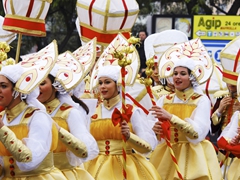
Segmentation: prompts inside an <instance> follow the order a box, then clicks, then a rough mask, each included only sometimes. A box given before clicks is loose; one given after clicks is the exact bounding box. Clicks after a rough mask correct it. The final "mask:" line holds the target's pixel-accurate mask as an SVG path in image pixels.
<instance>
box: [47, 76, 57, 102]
mask: <svg viewBox="0 0 240 180" xmlns="http://www.w3.org/2000/svg"><path fill="white" fill-rule="evenodd" d="M48 78H49V79H50V81H51V84H53V83H54V81H55V77H54V76H53V75H51V74H48ZM52 87H53V85H52ZM53 88H54V87H53ZM54 89H55V88H54ZM58 94H59V92H58V91H56V93H55V96H56V97H57V96H58Z"/></svg>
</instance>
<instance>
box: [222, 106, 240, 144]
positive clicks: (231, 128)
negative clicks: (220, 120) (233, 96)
mask: <svg viewBox="0 0 240 180" xmlns="http://www.w3.org/2000/svg"><path fill="white" fill-rule="evenodd" d="M238 121H239V111H236V112H235V113H234V114H233V115H232V117H231V120H230V122H229V123H228V125H227V126H226V127H225V128H224V129H223V131H222V133H221V134H220V136H219V138H218V139H220V138H221V137H224V138H225V139H227V140H230V139H232V138H234V137H235V136H236V135H237V134H238V132H237V128H238V127H239V125H238Z"/></svg>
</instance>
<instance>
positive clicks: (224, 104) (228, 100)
mask: <svg viewBox="0 0 240 180" xmlns="http://www.w3.org/2000/svg"><path fill="white" fill-rule="evenodd" d="M231 101H232V98H231V97H224V98H223V99H222V100H221V101H220V105H219V107H218V112H219V113H223V111H224V109H225V108H226V107H227V106H228V105H230V104H231Z"/></svg>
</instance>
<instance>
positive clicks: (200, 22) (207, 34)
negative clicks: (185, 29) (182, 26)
mask: <svg viewBox="0 0 240 180" xmlns="http://www.w3.org/2000/svg"><path fill="white" fill-rule="evenodd" d="M193 18H194V19H193V22H194V23H193V38H197V37H200V38H201V39H205V40H232V39H234V38H235V37H237V36H239V35H240V16H202V15H195V16H194V17H193Z"/></svg>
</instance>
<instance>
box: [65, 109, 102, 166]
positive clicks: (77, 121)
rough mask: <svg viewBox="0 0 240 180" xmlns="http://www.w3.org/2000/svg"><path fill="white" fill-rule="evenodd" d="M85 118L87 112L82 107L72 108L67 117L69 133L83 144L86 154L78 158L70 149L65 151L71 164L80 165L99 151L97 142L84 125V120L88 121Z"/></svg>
mask: <svg viewBox="0 0 240 180" xmlns="http://www.w3.org/2000/svg"><path fill="white" fill-rule="evenodd" d="M87 118H88V117H87V114H86V112H85V111H84V110H83V109H82V111H79V110H77V109H74V108H73V109H72V110H71V111H70V114H69V117H68V119H67V123H68V127H69V130H70V133H71V134H72V135H74V136H75V137H76V138H77V139H79V140H80V141H81V142H83V143H84V144H85V146H86V147H87V154H88V156H87V157H85V158H78V157H76V156H75V155H74V154H73V153H72V152H71V151H67V157H68V160H69V163H70V164H71V165H72V166H78V165H81V164H82V163H83V162H86V161H89V160H91V159H93V158H95V157H96V156H97V155H98V153H99V149H98V145H97V142H96V141H95V139H94V138H93V136H92V135H91V134H90V132H89V131H88V128H87V127H86V123H85V122H87V121H89V120H88V119H87Z"/></svg>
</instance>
